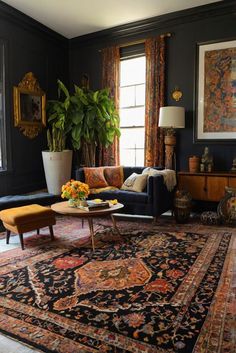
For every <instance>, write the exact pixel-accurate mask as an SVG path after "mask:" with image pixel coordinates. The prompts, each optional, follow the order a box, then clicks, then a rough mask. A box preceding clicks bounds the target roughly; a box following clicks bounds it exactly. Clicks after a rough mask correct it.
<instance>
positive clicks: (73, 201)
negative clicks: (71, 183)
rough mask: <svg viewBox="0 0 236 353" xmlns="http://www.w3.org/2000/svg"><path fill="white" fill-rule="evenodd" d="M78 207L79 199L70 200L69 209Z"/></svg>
mask: <svg viewBox="0 0 236 353" xmlns="http://www.w3.org/2000/svg"><path fill="white" fill-rule="evenodd" d="M77 205H78V199H69V200H68V206H69V207H77Z"/></svg>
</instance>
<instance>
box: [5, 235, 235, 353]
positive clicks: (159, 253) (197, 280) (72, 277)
mask: <svg viewBox="0 0 236 353" xmlns="http://www.w3.org/2000/svg"><path fill="white" fill-rule="evenodd" d="M230 241H232V240H231V234H230V233H227V232H224V233H214V232H212V233H210V234H209V233H208V234H197V233H191V232H189V231H188V232H180V231H179V232H170V231H169V232H157V231H134V232H129V234H123V235H122V239H119V240H117V241H115V242H113V243H110V242H109V243H107V245H106V246H104V247H102V248H97V249H96V251H95V252H94V253H92V251H91V249H90V248H88V247H86V246H85V247H84V246H83V247H70V248H67V249H66V248H63V247H60V248H54V249H50V245H48V244H47V245H45V246H44V251H42V248H41V252H40V253H33V252H32V253H31V256H26V257H25V259H24V260H23V261H22V260H20V259H17V258H16V259H15V260H16V261H15V263H13V262H12V261H10V260H9V262H6V261H5V262H4V263H1V262H0V265H1V266H0V330H1V331H2V332H3V333H6V334H8V335H11V336H12V337H15V338H17V339H19V340H21V341H23V342H26V343H28V344H30V345H32V346H35V347H36V348H38V349H41V350H42V351H44V352H60V353H62V352H63V353H69V352H70V353H93V352H99V353H100V352H101V353H103V352H104V353H105V352H106V353H125V352H127V353H128V352H134V353H141V352H144V353H145V352H146V353H164V352H167V353H174V352H183V353H191V352H204V350H203V348H202V347H203V346H204V344H205V341H204V340H203V338H202V337H205V338H206V339H207V340H208V341H209V336H208V337H206V336H207V335H209V325H210V323H209V320H210V318H209V315H210V317H212V315H213V314H214V313H215V311H213V312H212V308H214V306H215V307H216V306H217V305H218V306H217V310H218V311H219V310H222V308H221V305H222V303H223V302H224V303H226V302H227V301H226V300H225V295H226V293H225V290H224V288H225V286H224V288H223V287H222V286H221V280H220V279H221V276H222V273H224V274H225V278H227V276H226V272H227V273H228V272H229V266H230V261H229V250H228V249H229V244H230ZM231 265H232V264H231ZM217 289H219V291H220V293H221V301H220V302H219V297H217V298H218V299H217V298H215V293H216V292H217ZM225 305H226V304H225ZM213 316H214V315H213ZM216 320H217V318H216ZM207 327H208V329H207ZM229 348H231V347H229ZM208 351H209V352H215V351H214V350H212V351H211V350H210V348H209V350H208ZM227 352H231V350H230V349H228V350H227Z"/></svg>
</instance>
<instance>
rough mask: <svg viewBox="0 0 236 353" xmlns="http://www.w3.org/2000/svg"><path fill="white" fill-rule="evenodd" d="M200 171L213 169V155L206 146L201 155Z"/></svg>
mask: <svg viewBox="0 0 236 353" xmlns="http://www.w3.org/2000/svg"><path fill="white" fill-rule="evenodd" d="M200 171H201V172H208V173H211V172H212V171H213V156H212V155H211V154H210V152H209V148H208V147H205V148H204V152H203V155H202V157H201V164H200Z"/></svg>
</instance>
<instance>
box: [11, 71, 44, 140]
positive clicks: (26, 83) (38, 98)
mask: <svg viewBox="0 0 236 353" xmlns="http://www.w3.org/2000/svg"><path fill="white" fill-rule="evenodd" d="M13 103H14V126H15V127H18V128H19V129H20V131H21V132H22V133H23V134H24V135H25V136H26V137H28V138H30V139H32V138H34V137H36V136H37V135H38V134H39V133H40V132H41V131H42V129H43V128H44V127H45V126H46V94H45V92H43V91H42V90H41V88H40V86H39V83H38V81H37V79H36V78H35V76H34V74H33V73H32V72H28V73H27V74H25V76H24V78H23V80H22V81H21V82H20V83H19V84H18V86H14V87H13Z"/></svg>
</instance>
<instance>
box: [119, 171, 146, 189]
mask: <svg viewBox="0 0 236 353" xmlns="http://www.w3.org/2000/svg"><path fill="white" fill-rule="evenodd" d="M147 177H148V176H147V174H136V173H132V174H131V175H130V176H129V177H128V178H127V179H126V180H125V182H124V184H123V185H122V187H121V189H122V190H127V191H135V192H142V191H143V190H144V189H145V187H146V185H147Z"/></svg>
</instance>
